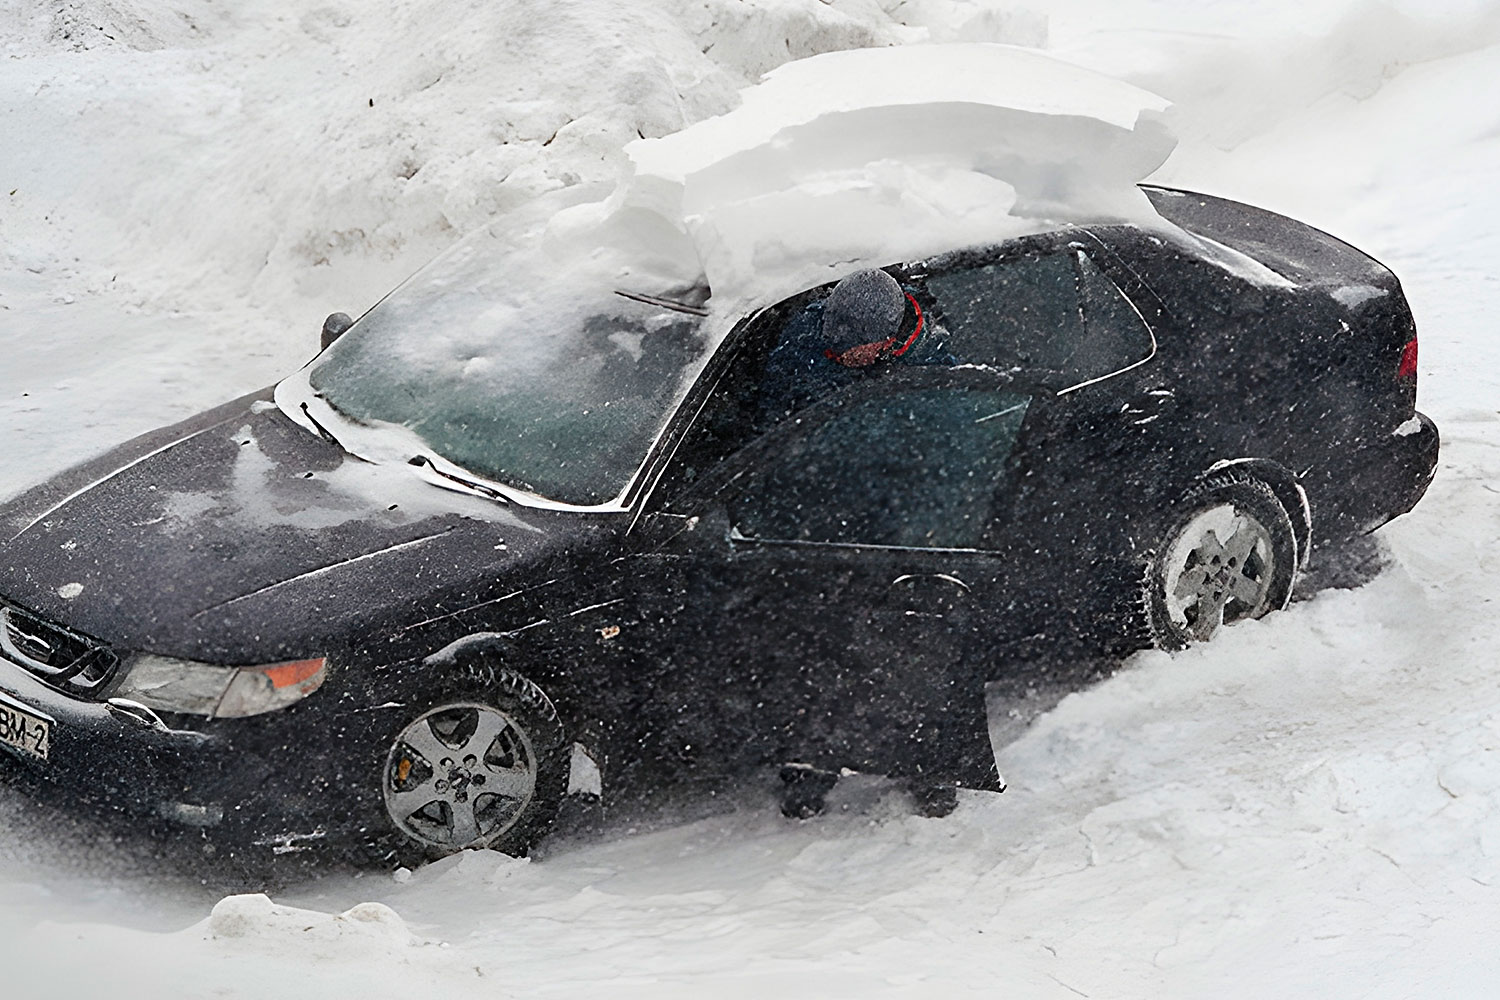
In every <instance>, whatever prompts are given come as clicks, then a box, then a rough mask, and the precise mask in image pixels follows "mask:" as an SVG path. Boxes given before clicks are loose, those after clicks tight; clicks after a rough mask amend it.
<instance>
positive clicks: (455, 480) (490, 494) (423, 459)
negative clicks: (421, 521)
mask: <svg viewBox="0 0 1500 1000" xmlns="http://www.w3.org/2000/svg"><path fill="white" fill-rule="evenodd" d="M406 464H407V465H415V466H417V467H418V468H426V469H427V471H428V472H431V473H432V474H433V475H434V476H437V477H438V478H439V479H442V480H445V481H446V482H448V483H452V484H453V485H455V486H458V487H460V488H461V489H464V490H467V491H468V492H470V493H476V494H478V495H479V496H482V497H486V498H488V499H490V500H494V501H496V502H498V503H503V504H508V503H510V502H511V501H510V498H509V497H507V496H506V495H505V494H504V493H501V492H500V491H499V490H497V489H495V488H494V487H493V486H486V485H485V484H484V483H481V482H478V481H476V480H473V479H469V478H467V477H464V476H459V475H455V474H454V473H452V472H448V471H446V470H444V469H440V468H438V467H437V464H436V463H435V462H433V460H432V459H430V458H428V457H427V456H426V455H413V456H412V457H411V458H408V459H407V460H406Z"/></svg>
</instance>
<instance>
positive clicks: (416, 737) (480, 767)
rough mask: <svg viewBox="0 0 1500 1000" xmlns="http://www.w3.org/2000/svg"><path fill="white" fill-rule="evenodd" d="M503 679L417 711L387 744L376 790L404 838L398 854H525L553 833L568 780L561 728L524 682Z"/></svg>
mask: <svg viewBox="0 0 1500 1000" xmlns="http://www.w3.org/2000/svg"><path fill="white" fill-rule="evenodd" d="M501 680H502V681H504V682H505V683H504V684H503V685H501V687H500V689H499V690H494V691H491V692H486V693H485V694H483V695H476V696H474V697H472V698H467V699H463V700H454V701H450V702H445V703H442V704H439V705H436V706H434V707H432V708H430V709H428V710H427V711H425V712H422V713H421V714H420V715H418V716H416V717H415V718H413V719H411V720H410V721H409V722H407V723H406V725H405V726H404V727H403V728H402V729H401V730H400V731H399V732H398V733H397V734H396V735H395V737H394V738H393V739H392V741H391V744H390V748H389V750H388V752H387V754H386V759H385V763H384V767H383V769H382V774H381V793H382V798H383V800H384V803H385V811H386V815H387V817H388V818H389V820H390V822H391V825H392V826H394V827H395V829H396V831H397V832H398V833H399V834H400V835H401V837H402V838H403V840H404V841H405V844H404V847H405V848H406V849H405V850H402V851H400V852H398V853H400V854H403V855H405V854H411V853H416V854H418V855H420V856H422V857H428V858H432V857H441V856H443V855H446V854H452V853H454V852H456V851H460V850H463V849H465V848H478V847H488V848H492V849H494V850H497V851H503V852H505V853H508V854H524V853H525V852H526V850H527V848H528V847H530V845H531V843H532V842H533V841H534V840H535V839H536V838H538V837H540V836H541V835H542V834H543V833H545V832H546V830H547V828H548V827H549V826H550V824H551V822H552V818H553V817H554V815H555V814H556V811H557V806H558V803H559V801H560V800H561V797H562V794H563V790H564V788H565V786H566V782H567V754H566V753H564V752H562V749H563V748H562V729H561V726H560V725H559V723H558V720H557V715H556V712H555V711H554V710H553V708H552V705H551V703H550V702H549V701H547V699H546V696H545V695H543V694H542V692H541V691H540V690H539V689H537V688H536V687H535V686H534V685H532V684H531V683H530V682H529V681H526V680H525V679H524V678H521V677H519V676H517V675H515V674H510V673H509V672H508V671H501Z"/></svg>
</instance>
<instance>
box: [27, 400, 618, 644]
mask: <svg viewBox="0 0 1500 1000" xmlns="http://www.w3.org/2000/svg"><path fill="white" fill-rule="evenodd" d="M266 395H267V394H261V396H260V398H253V399H247V400H242V401H238V402H237V405H230V406H227V407H224V408H221V410H220V411H218V412H216V413H214V414H212V419H199V420H197V421H190V422H188V424H186V425H182V426H181V427H180V428H179V433H178V434H176V435H166V437H168V438H169V440H168V441H167V443H166V444H164V445H163V444H161V442H160V438H159V437H158V438H157V439H156V440H152V441H144V440H143V442H142V443H141V444H138V445H136V446H135V447H133V448H132V447H130V446H126V447H125V448H122V449H121V450H120V451H119V452H117V453H114V454H113V455H112V456H110V457H109V458H110V460H109V461H103V462H98V463H94V466H93V467H91V468H89V469H88V470H86V471H85V472H84V473H83V474H82V475H79V474H76V473H75V474H73V476H72V478H73V479H74V480H75V481H76V480H78V479H84V480H86V481H85V482H83V483H82V485H76V483H67V482H61V483H51V484H44V486H43V487H40V488H38V489H37V490H33V491H32V492H31V493H30V494H27V495H26V496H23V497H21V498H19V499H18V500H17V501H16V502H14V503H12V504H10V505H8V508H7V509H5V510H4V511H3V512H0V532H3V533H0V595H4V596H5V597H7V598H9V599H10V600H12V601H14V602H16V603H18V604H21V605H23V606H25V607H28V608H30V609H31V610H33V611H35V612H37V613H39V614H42V615H44V616H46V617H48V618H51V619H53V620H55V621H58V622H60V623H62V624H65V625H68V626H70V627H72V628H74V629H77V630H80V631H83V632H86V633H89V634H91V635H93V636H95V637H97V638H99V639H103V640H105V641H107V642H110V643H112V644H114V645H116V646H119V647H122V648H126V649H134V650H146V651H151V652H156V653H162V654H166V655H175V656H184V657H191V658H195V659H203V660H208V661H210V662H221V663H236V662H238V663H246V662H268V661H274V660H277V659H282V658H291V657H297V656H305V655H310V654H312V653H315V652H318V651H320V649H322V648H324V647H326V646H327V645H329V644H330V643H332V642H334V641H335V639H336V637H337V636H339V635H341V634H344V635H347V634H348V633H349V631H350V630H351V629H358V628H361V627H362V626H363V625H364V624H368V623H369V622H371V621H372V620H382V619H383V620H384V621H386V622H387V623H389V622H391V621H393V620H395V619H400V620H401V621H403V622H405V621H409V620H411V619H412V618H414V617H422V616H427V615H431V614H441V613H442V610H443V605H444V604H445V603H449V602H462V601H464V600H481V599H483V598H484V596H485V590H486V588H493V587H494V586H496V585H506V586H511V587H512V588H513V589H514V588H515V587H516V586H520V587H523V588H524V587H525V586H526V585H527V584H526V582H525V580H524V577H525V576H526V574H527V572H528V570H529V569H530V568H534V567H535V566H536V565H537V564H538V563H539V562H542V561H545V560H547V559H549V558H550V557H551V556H553V555H555V554H556V553H557V552H558V551H559V550H560V549H561V548H563V547H564V546H565V545H567V544H576V543H577V542H578V541H580V540H583V539H584V538H586V537H587V536H588V535H590V534H594V533H596V528H595V526H596V525H597V524H598V522H599V520H600V519H599V518H598V517H594V518H587V519H585V518H582V517H580V516H579V515H568V514H563V513H557V512H546V511H541V512H539V511H526V512H524V513H520V512H518V511H517V510H516V509H515V508H511V507H506V506H504V505H502V504H499V503H496V502H494V501H491V500H488V499H483V498H479V497H470V496H467V495H464V494H460V493H455V492H452V491H449V490H444V489H441V488H438V487H435V486H433V485H431V484H429V483H426V482H423V481H421V480H419V479H418V478H416V477H415V476H414V475H413V474H412V472H411V470H408V469H406V468H403V467H400V466H381V465H373V464H370V463H367V462H363V461H360V460H358V459H355V458H352V457H351V456H349V455H347V454H346V453H344V452H343V451H342V450H341V449H340V448H338V447H337V446H336V445H334V444H332V443H330V442H328V441H325V440H323V439H322V438H319V437H317V436H314V435H312V434H310V433H309V432H307V431H306V430H304V429H303V428H301V427H298V426H297V425H296V424H294V423H292V422H291V421H290V420H288V419H287V418H286V417H285V416H284V415H283V414H282V413H281V412H280V411H279V410H277V409H276V408H275V407H274V405H273V404H270V403H269V402H267V401H266V398H265V397H266ZM152 445H155V447H154V448H153V447H151V446H152ZM143 451H144V454H139V453H140V452H143ZM68 477H69V474H64V476H63V477H60V480H67V479H68ZM69 485H72V486H73V488H72V489H71V490H66V492H65V489H66V487H67V486H69ZM59 494H60V495H59ZM564 522H568V523H564ZM580 522H583V523H580ZM518 578H520V582H519V583H518V582H517V581H518ZM536 582H540V580H538V581H536ZM434 604H436V607H434ZM314 647H318V648H314Z"/></svg>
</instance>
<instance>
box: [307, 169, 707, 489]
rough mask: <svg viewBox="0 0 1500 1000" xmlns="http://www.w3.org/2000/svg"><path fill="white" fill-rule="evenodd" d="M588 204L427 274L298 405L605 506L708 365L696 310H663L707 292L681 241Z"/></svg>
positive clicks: (488, 239) (502, 229) (543, 215)
mask: <svg viewBox="0 0 1500 1000" xmlns="http://www.w3.org/2000/svg"><path fill="white" fill-rule="evenodd" d="M587 194H588V192H580V193H563V194H560V195H557V196H553V197H550V198H543V199H539V200H538V201H537V202H535V203H533V204H532V205H529V206H527V208H525V209H523V210H521V211H520V212H517V213H514V214H512V215H510V216H507V217H505V218H503V219H501V220H499V221H497V222H496V223H494V224H492V225H491V226H489V227H488V228H487V229H485V230H484V231H482V232H480V233H478V234H475V235H474V236H471V237H470V238H468V239H466V240H464V241H462V242H461V243H459V244H458V245H457V246H455V247H454V248H453V249H452V250H450V251H448V252H447V253H445V254H443V255H442V256H440V257H439V258H437V259H436V260H434V261H433V262H432V263H431V264H429V265H428V266H427V267H425V268H423V269H422V270H421V271H419V272H418V273H417V274H416V275H414V276H413V277H412V278H411V279H409V280H408V281H407V282H406V283H405V284H404V285H402V286H401V287H400V288H398V289H397V290H396V291H395V292H393V293H392V294H391V295H389V296H388V297H387V298H386V299H385V300H384V301H382V302H381V303H380V304H379V305H377V306H376V307H375V308H374V309H372V310H371V311H370V312H369V313H368V314H366V315H365V316H364V317H362V318H361V319H360V321H359V322H358V324H356V326H355V327H354V328H353V329H352V330H351V331H350V332H349V333H348V334H346V335H345V336H344V337H343V338H342V339H340V340H339V341H338V342H337V343H336V344H335V345H334V346H333V347H332V348H331V349H330V350H329V351H328V352H327V353H326V354H325V355H324V356H323V357H322V358H320V359H319V361H318V363H317V364H316V365H315V366H314V367H313V369H312V370H311V372H310V373H309V380H310V382H311V384H312V387H313V389H314V390H315V391H317V392H318V393H319V394H320V395H322V396H323V397H324V399H325V400H327V402H329V403H330V404H331V405H332V406H333V407H334V408H335V409H337V410H339V411H340V412H342V413H343V414H344V415H345V416H347V417H351V418H353V419H354V420H356V421H359V422H362V423H365V424H376V425H380V424H388V425H389V424H395V425H401V426H403V427H405V428H407V429H408V430H409V431H411V432H412V433H413V434H415V435H416V437H417V438H418V439H420V441H421V442H422V443H423V444H425V445H427V446H428V447H430V449H431V451H432V452H433V453H435V454H436V455H438V456H440V457H442V458H444V459H446V460H448V461H449V462H452V463H455V464H456V465H458V466H461V467H462V468H463V469H465V470H467V471H469V472H471V473H474V474H475V475H477V476H480V477H484V478H486V479H489V480H492V481H494V482H498V483H501V484H503V485H506V486H509V487H512V488H514V489H518V490H522V491H525V492H528V493H532V494H536V495H538V496H541V497H544V498H546V499H548V500H553V501H557V502H560V503H567V504H575V505H580V506H592V505H599V504H606V503H608V502H610V501H612V500H614V499H616V498H617V497H618V496H619V495H620V494H621V493H622V492H623V491H624V490H625V489H626V488H627V487H628V486H629V484H630V482H631V480H632V478H633V476H634V474H635V472H636V471H637V469H638V467H639V466H640V464H641V462H642V461H643V460H644V458H645V456H646V454H647V453H648V451H649V449H650V446H651V443H652V441H653V440H654V439H655V437H656V435H657V434H658V433H659V432H660V430H661V428H662V427H663V425H664V424H665V421H666V420H667V418H668V417H669V416H670V414H671V411H672V409H673V407H674V406H675V404H676V402H677V401H678V400H679V399H680V398H681V396H682V395H683V394H684V393H685V392H686V390H687V387H688V386H689V385H691V382H692V379H693V377H694V376H695V375H696V374H697V372H698V371H699V369H700V368H701V367H702V364H703V363H704V362H705V361H706V360H707V357H708V355H709V353H710V349H711V347H712V343H711V340H710V338H709V336H708V335H707V333H706V332H705V330H704V329H703V326H704V324H703V319H702V317H701V315H699V312H701V310H691V311H689V310H684V309H683V308H680V307H676V306H674V305H673V303H675V302H685V303H686V304H687V305H689V306H693V305H701V303H702V301H703V299H704V298H706V295H707V290H706V289H704V288H702V287H701V277H700V276H699V274H698V266H697V260H696V256H695V255H694V253H693V249H692V246H691V244H690V243H688V242H687V241H686V238H685V237H684V235H683V234H682V233H681V232H680V231H677V230H675V229H673V228H672V227H671V226H669V225H668V224H667V223H666V222H665V220H663V219H661V218H660V217H658V216H653V215H650V214H648V213H642V212H640V211H637V210H629V209H627V210H624V211H611V210H607V209H606V208H605V206H604V205H603V204H601V203H599V202H597V201H587V200H584V201H583V202H582V203H578V202H579V201H580V198H586V197H587ZM620 292H625V293H629V294H619V293H620ZM642 296H644V297H645V298H644V299H643V298H642ZM652 297H657V298H658V301H651V299H652ZM662 300H665V301H662ZM399 439H400V440H410V436H409V435H402V436H400V438H399ZM411 457H416V456H411Z"/></svg>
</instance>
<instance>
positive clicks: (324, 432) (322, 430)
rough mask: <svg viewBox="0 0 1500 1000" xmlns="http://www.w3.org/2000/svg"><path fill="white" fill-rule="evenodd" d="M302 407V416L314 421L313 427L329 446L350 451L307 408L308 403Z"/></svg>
mask: <svg viewBox="0 0 1500 1000" xmlns="http://www.w3.org/2000/svg"><path fill="white" fill-rule="evenodd" d="M301 406H302V415H303V416H305V417H306V418H307V419H308V420H311V421H312V425H313V426H314V427H316V428H317V429H318V434H319V435H320V436H321V437H322V438H323V440H324V441H327V442H328V443H329V444H331V445H333V446H334V447H335V448H338V449H340V450H342V451H348V450H349V449H348V448H345V447H344V443H343V442H342V441H340V440H339V439H338V438H336V437H334V436H333V432H332V431H330V430H329V429H328V428H327V427H324V426H323V425H322V423H320V422H319V421H318V418H317V417H315V416H313V415H312V411H311V410H309V409H308V408H307V404H306V403H303V404H301Z"/></svg>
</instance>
